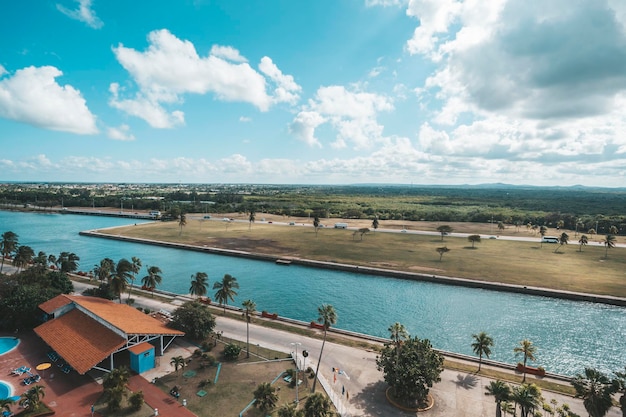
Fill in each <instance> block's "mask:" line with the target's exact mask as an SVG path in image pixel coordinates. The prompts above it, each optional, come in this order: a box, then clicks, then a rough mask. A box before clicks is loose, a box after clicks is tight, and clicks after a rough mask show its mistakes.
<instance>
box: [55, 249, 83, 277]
mask: <svg viewBox="0 0 626 417" xmlns="http://www.w3.org/2000/svg"><path fill="white" fill-rule="evenodd" d="M78 261H80V258H79V257H78V255H76V254H75V253H72V252H61V254H60V255H59V257H58V258H57V260H56V264H57V266H58V267H59V270H60V271H61V272H63V273H70V272H74V271H76V270H77V269H78Z"/></svg>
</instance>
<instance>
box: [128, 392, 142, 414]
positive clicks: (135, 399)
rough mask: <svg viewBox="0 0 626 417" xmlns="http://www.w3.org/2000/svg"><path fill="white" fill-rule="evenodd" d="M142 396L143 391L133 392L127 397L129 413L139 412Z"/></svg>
mask: <svg viewBox="0 0 626 417" xmlns="http://www.w3.org/2000/svg"><path fill="white" fill-rule="evenodd" d="M144 402H145V401H144V395H143V391H137V392H134V393H132V394H131V395H130V397H128V404H129V405H130V410H131V411H135V412H136V411H139V410H141V407H143V405H144Z"/></svg>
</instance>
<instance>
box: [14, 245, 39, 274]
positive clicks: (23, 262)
mask: <svg viewBox="0 0 626 417" xmlns="http://www.w3.org/2000/svg"><path fill="white" fill-rule="evenodd" d="M34 257H35V251H34V250H33V248H31V247H30V246H26V245H23V246H19V247H18V248H17V250H16V251H15V257H14V258H13V266H15V267H17V271H18V272H19V271H20V269H25V268H26V267H27V266H28V265H29V264H30V263H31V262H32V261H33V258H34Z"/></svg>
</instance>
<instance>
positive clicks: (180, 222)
mask: <svg viewBox="0 0 626 417" xmlns="http://www.w3.org/2000/svg"><path fill="white" fill-rule="evenodd" d="M185 226H187V215H185V213H180V217H179V218H178V227H179V228H180V232H179V233H178V236H180V235H182V234H183V227H185Z"/></svg>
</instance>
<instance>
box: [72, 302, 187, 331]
mask: <svg viewBox="0 0 626 417" xmlns="http://www.w3.org/2000/svg"><path fill="white" fill-rule="evenodd" d="M67 297H68V298H69V299H70V300H72V301H73V302H75V303H76V304H78V305H80V306H81V307H83V308H84V309H85V310H88V311H90V312H92V313H94V314H95V315H97V316H98V317H100V318H102V319H103V320H105V321H106V322H108V323H111V324H112V325H113V326H115V327H116V328H118V329H120V330H121V331H123V332H124V333H126V334H141V335H145V334H150V335H157V334H158V335H168V336H184V334H185V333H183V332H181V331H179V330H175V329H171V328H169V327H167V326H166V325H165V324H163V323H161V322H160V321H159V320H157V319H155V318H154V317H150V316H149V315H147V314H144V313H142V312H141V311H139V310H137V309H136V308H134V307H131V306H129V305H126V304H118V303H114V302H113V301H111V300H105V299H104V298H98V297H85V296H77V295H68V296H67Z"/></svg>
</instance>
